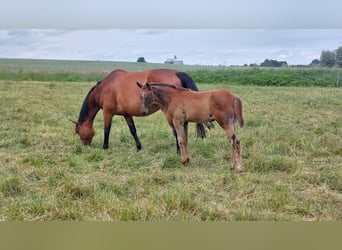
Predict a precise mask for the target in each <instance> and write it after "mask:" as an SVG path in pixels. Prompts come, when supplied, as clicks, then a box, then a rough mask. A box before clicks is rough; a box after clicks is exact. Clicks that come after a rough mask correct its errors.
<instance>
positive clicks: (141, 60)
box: [137, 56, 146, 62]
mask: <svg viewBox="0 0 342 250" xmlns="http://www.w3.org/2000/svg"><path fill="white" fill-rule="evenodd" d="M137 62H146V61H145V57H143V56H140V57H138V59H137Z"/></svg>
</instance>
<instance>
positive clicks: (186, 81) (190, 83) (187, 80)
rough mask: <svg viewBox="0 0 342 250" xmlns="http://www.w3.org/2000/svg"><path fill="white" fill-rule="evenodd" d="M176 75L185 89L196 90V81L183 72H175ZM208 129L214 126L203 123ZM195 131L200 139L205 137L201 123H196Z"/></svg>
mask: <svg viewBox="0 0 342 250" xmlns="http://www.w3.org/2000/svg"><path fill="white" fill-rule="evenodd" d="M176 75H177V77H178V78H179V79H180V80H181V83H182V87H183V88H186V89H191V90H194V91H198V88H197V86H196V83H195V82H194V80H193V79H192V78H191V77H190V76H189V75H188V74H187V73H185V72H177V73H176ZM205 125H206V126H207V128H208V129H211V128H213V127H214V125H213V124H211V123H205ZM196 131H197V137H201V138H202V139H203V138H204V137H206V132H205V128H204V126H203V124H202V123H197V124H196Z"/></svg>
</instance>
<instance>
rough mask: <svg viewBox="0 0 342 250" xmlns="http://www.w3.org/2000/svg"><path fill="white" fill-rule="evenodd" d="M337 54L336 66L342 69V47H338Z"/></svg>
mask: <svg viewBox="0 0 342 250" xmlns="http://www.w3.org/2000/svg"><path fill="white" fill-rule="evenodd" d="M335 53H336V64H337V65H338V66H339V67H342V46H340V47H338V49H337V50H336V52H335Z"/></svg>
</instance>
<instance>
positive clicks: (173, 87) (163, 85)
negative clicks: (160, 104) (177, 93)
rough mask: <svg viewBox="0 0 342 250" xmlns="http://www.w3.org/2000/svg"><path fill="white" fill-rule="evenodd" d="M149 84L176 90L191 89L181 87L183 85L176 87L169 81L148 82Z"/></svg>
mask: <svg viewBox="0 0 342 250" xmlns="http://www.w3.org/2000/svg"><path fill="white" fill-rule="evenodd" d="M149 85H150V86H152V87H154V86H155V87H165V88H171V89H176V90H181V91H190V90H191V89H187V88H183V87H177V86H175V85H172V84H169V83H162V82H161V83H149Z"/></svg>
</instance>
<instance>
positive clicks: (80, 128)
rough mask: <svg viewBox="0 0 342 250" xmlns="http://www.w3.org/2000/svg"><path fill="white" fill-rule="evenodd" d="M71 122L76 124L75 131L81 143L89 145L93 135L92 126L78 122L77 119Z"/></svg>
mask: <svg viewBox="0 0 342 250" xmlns="http://www.w3.org/2000/svg"><path fill="white" fill-rule="evenodd" d="M72 122H73V123H74V124H76V128H75V131H76V133H77V134H78V135H79V136H80V139H81V142H82V144H83V145H84V146H89V145H90V144H91V141H92V140H93V137H94V135H95V132H94V128H93V126H91V124H89V123H87V122H84V123H82V124H80V123H79V122H78V121H77V120H74V121H72Z"/></svg>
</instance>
